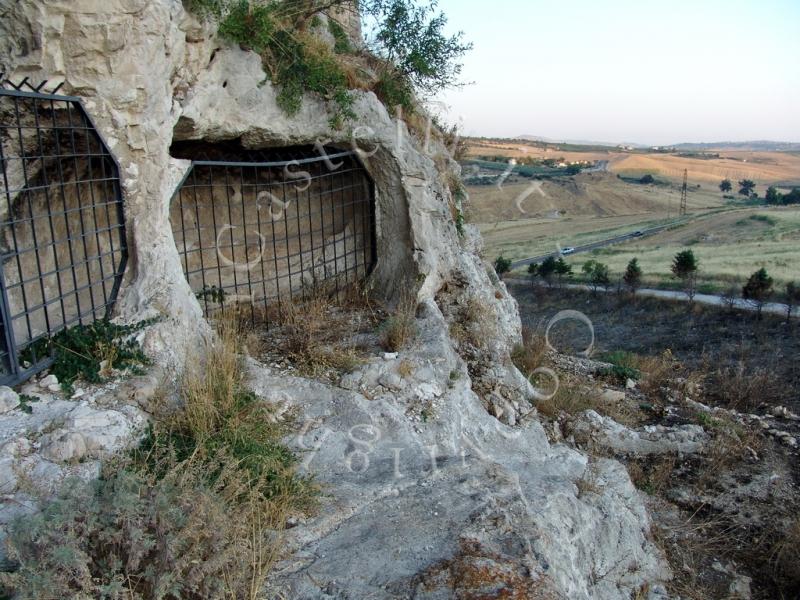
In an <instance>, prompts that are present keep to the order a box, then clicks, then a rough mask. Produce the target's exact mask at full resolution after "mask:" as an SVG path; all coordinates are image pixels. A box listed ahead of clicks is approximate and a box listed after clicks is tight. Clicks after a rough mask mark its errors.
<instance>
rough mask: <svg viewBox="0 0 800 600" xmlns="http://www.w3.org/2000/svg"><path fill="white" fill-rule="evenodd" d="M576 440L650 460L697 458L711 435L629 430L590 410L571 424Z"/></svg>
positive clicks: (689, 428)
mask: <svg viewBox="0 0 800 600" xmlns="http://www.w3.org/2000/svg"><path fill="white" fill-rule="evenodd" d="M572 431H573V435H574V436H575V439H576V440H582V441H585V442H588V443H592V444H598V445H599V446H601V447H604V448H607V449H610V450H613V451H614V452H618V453H622V454H630V455H639V456H647V455H651V454H667V453H681V454H695V453H697V452H702V450H703V448H704V447H705V445H706V443H707V442H708V441H709V436H708V434H707V433H706V432H705V431H704V430H703V428H702V427H701V426H699V425H681V426H678V427H664V426H662V425H656V426H646V427H642V428H641V429H629V428H627V427H625V426H624V425H621V424H619V423H617V422H616V421H615V420H614V419H612V418H611V417H604V416H602V415H600V414H598V413H596V412H595V411H593V410H587V411H585V412H583V413H581V414H580V415H578V416H577V417H576V418H575V419H573V421H572Z"/></svg>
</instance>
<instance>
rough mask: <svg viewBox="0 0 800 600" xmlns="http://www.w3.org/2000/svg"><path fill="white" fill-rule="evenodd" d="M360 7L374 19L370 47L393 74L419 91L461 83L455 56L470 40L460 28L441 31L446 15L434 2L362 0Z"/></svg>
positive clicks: (433, 91) (423, 93) (465, 47)
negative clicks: (448, 31) (467, 39)
mask: <svg viewBox="0 0 800 600" xmlns="http://www.w3.org/2000/svg"><path fill="white" fill-rule="evenodd" d="M361 10H362V11H364V12H365V14H367V15H369V16H370V17H372V18H373V19H374V21H375V30H374V35H373V39H372V40H371V44H370V45H371V47H372V50H373V52H375V54H377V55H378V56H380V57H382V58H385V59H386V60H387V61H388V62H389V63H390V64H391V65H392V66H393V68H394V72H393V73H392V74H391V75H392V76H393V77H395V78H399V79H400V80H404V82H409V83H410V84H411V86H413V87H414V88H415V89H416V90H417V92H419V93H420V94H422V95H430V94H435V93H436V92H439V91H441V90H442V89H445V88H449V87H454V86H458V85H460V84H461V81H460V77H461V70H462V64H461V62H459V59H460V58H461V57H462V56H463V55H464V54H465V53H466V52H468V51H469V50H471V49H472V44H471V43H467V42H465V41H464V34H463V32H460V31H459V32H458V33H456V34H455V35H452V36H448V35H446V34H445V33H444V28H445V25H447V17H446V16H445V15H444V13H442V12H439V11H438V2H437V1H436V0H430V1H429V2H427V3H422V4H419V3H417V2H415V1H414V0H366V1H364V2H362V3H361Z"/></svg>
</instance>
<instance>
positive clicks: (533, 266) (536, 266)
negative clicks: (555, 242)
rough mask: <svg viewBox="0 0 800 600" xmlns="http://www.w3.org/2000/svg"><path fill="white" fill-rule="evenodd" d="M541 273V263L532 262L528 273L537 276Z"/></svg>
mask: <svg viewBox="0 0 800 600" xmlns="http://www.w3.org/2000/svg"><path fill="white" fill-rule="evenodd" d="M538 274H539V263H531V264H529V265H528V275H530V276H531V277H536V276H537V275H538Z"/></svg>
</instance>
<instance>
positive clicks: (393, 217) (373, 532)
mask: <svg viewBox="0 0 800 600" xmlns="http://www.w3.org/2000/svg"><path fill="white" fill-rule="evenodd" d="M0 15H2V19H1V20H0V35H2V39H3V45H2V46H1V47H0V66H2V69H0V70H5V71H6V72H7V73H8V74H9V76H10V77H11V78H12V79H20V78H22V77H24V76H28V77H30V78H31V79H32V80H42V79H48V80H51V81H58V80H63V81H64V82H65V85H64V88H62V89H63V90H64V91H66V92H68V93H70V94H74V95H79V96H82V97H83V98H84V103H85V106H86V108H87V110H88V111H89V113H90V114H91V115H92V117H93V118H94V120H95V121H96V122H97V123H98V125H99V128H100V130H101V133H102V134H103V136H104V137H105V139H106V141H107V142H108V145H109V146H110V148H111V149H112V151H113V152H114V153H115V155H116V157H117V159H118V161H119V163H120V165H121V171H122V172H121V178H122V182H123V187H124V198H125V211H126V218H127V222H128V230H129V238H130V239H129V246H130V249H131V261H130V263H129V267H128V273H127V275H126V279H125V283H124V286H123V289H122V292H121V298H120V301H119V303H118V307H117V314H118V317H119V318H121V319H123V320H126V321H139V320H142V319H145V318H149V317H153V316H159V317H161V320H160V322H159V323H157V324H156V325H155V326H153V327H152V328H150V330H149V331H148V332H147V334H146V335H145V336H144V345H145V349H146V350H147V351H148V352H149V353H150V354H151V355H153V356H154V357H155V358H156V359H157V360H158V362H159V364H160V365H162V366H163V367H164V368H165V369H167V370H169V369H180V367H181V364H182V362H183V360H184V359H185V356H186V354H187V352H189V351H190V350H192V349H193V348H195V347H196V342H197V340H198V338H199V337H203V336H205V335H208V331H209V328H208V326H207V324H206V323H205V321H204V319H203V316H202V311H201V309H200V306H199V304H198V302H197V300H196V299H195V297H194V295H193V294H192V293H191V290H190V289H189V286H188V284H187V282H186V279H185V277H184V275H183V272H182V269H181V264H180V260H179V256H178V251H177V249H176V247H175V243H174V241H173V237H172V232H171V228H170V223H169V203H170V200H171V198H172V195H173V193H174V191H175V188H176V185H177V183H178V181H179V180H180V178H181V176H182V175H183V174H184V173H185V172H186V169H187V168H188V166H189V163H188V162H187V161H182V160H176V159H173V158H171V157H170V154H169V149H170V146H171V144H172V143H173V142H174V141H187V140H198V141H199V140H202V141H205V142H217V141H225V140H239V141H240V142H241V143H242V144H243V145H244V146H245V147H247V148H266V147H274V146H283V145H299V144H311V145H313V144H315V143H318V142H319V143H323V144H327V145H333V146H339V147H351V146H352V145H353V144H354V143H355V144H356V145H357V146H358V147H359V148H360V149H362V150H363V152H362V160H363V163H364V165H365V167H366V169H367V170H368V172H369V173H370V175H371V176H372V178H373V180H374V182H375V191H376V227H377V254H378V262H377V265H376V267H375V270H374V272H373V275H372V279H373V284H374V287H375V289H376V290H378V291H379V292H380V293H381V294H382V295H383V296H384V297H385V298H386V299H387V300H388V301H390V302H392V301H395V300H397V299H398V298H399V297H400V296H401V295H402V294H403V293H404V292H406V291H408V290H409V289H410V286H413V289H414V290H415V292H416V294H417V301H418V303H419V305H420V310H419V314H418V319H419V320H420V327H419V329H420V331H421V332H422V337H421V339H419V340H418V341H417V342H416V343H415V346H414V347H413V348H412V349H410V350H409V351H408V352H407V353H404V355H403V358H404V359H407V360H409V361H410V362H411V363H412V364H414V365H416V366H417V368H416V370H415V376H414V378H413V379H411V380H404V378H403V377H402V376H400V375H399V374H398V373H397V372H395V371H392V370H391V364H392V363H391V361H386V360H383V358H378V359H376V360H374V361H372V362H370V363H369V364H368V365H367V366H366V367H364V369H362V371H360V372H359V373H357V374H353V375H352V376H349V378H346V385H345V387H347V388H348V389H344V388H343V387H333V386H329V385H326V384H322V383H319V382H315V381H311V380H305V379H296V378H287V377H285V376H278V375H275V374H272V373H270V372H269V370H268V369H265V368H264V367H261V366H259V365H256V364H253V365H252V375H253V385H254V387H255V389H256V390H257V391H258V392H259V393H260V394H262V395H263V396H265V397H267V398H269V399H272V400H274V401H278V402H286V403H288V404H290V405H294V406H299V407H300V408H301V414H302V415H303V417H304V418H306V419H308V422H307V425H306V427H304V428H303V430H302V435H301V437H300V438H299V439H298V440H297V444H298V446H299V449H301V450H303V451H304V456H305V458H306V461H305V468H307V469H309V470H310V471H312V472H314V473H315V474H316V475H317V477H318V478H319V479H320V480H321V481H322V482H323V483H325V484H327V492H328V494H329V495H330V497H331V501H330V503H328V504H327V505H326V506H325V508H324V510H323V512H322V514H321V516H319V517H317V518H315V519H313V520H311V521H309V522H307V523H304V524H302V525H300V526H298V527H297V528H295V529H294V530H292V535H291V537H290V541H291V544H292V547H293V549H295V550H296V551H297V553H296V554H295V556H294V557H293V558H292V559H289V560H287V561H286V562H285V563H284V564H283V565H282V566H281V569H280V571H279V572H278V574H277V576H276V579H275V581H274V585H275V587H276V589H279V590H281V591H283V592H285V593H288V595H289V597H294V598H366V597H370V598H384V597H386V598H390V597H396V598H401V597H409V596H414V597H426V598H445V597H452V595H453V590H454V589H456V588H457V587H458V586H463V585H467V583H466V582H465V577H464V574H463V571H464V570H465V569H466V570H467V571H469V572H470V573H471V574H473V575H475V573H481V574H482V576H483V577H484V580H482V581H477V583H475V585H477V586H478V588H475V589H472V590H467V591H472V592H478V591H485V590H490V589H494V588H497V589H501V588H502V586H506V587H507V589H509V590H511V591H512V592H513V593H514V594H517V596H511V597H523V596H524V597H534V598H535V597H543V598H544V597H568V598H588V597H596V598H604V599H605V598H628V597H630V596H631V594H632V593H633V592H635V591H638V590H640V589H644V586H645V585H646V584H649V585H650V589H651V591H653V592H657V591H658V590H659V585H658V584H659V582H661V581H663V580H664V579H665V578H666V577H668V572H667V570H666V568H665V567H664V564H663V561H662V560H661V559H660V557H659V553H658V552H657V550H656V549H655V547H654V545H653V544H652V543H651V542H650V541H649V538H648V528H649V521H648V517H647V514H646V512H645V510H644V508H643V505H642V503H641V501H640V499H639V497H638V493H637V492H636V490H635V489H634V488H633V486H632V485H631V483H630V480H629V478H628V476H627V474H626V473H625V471H624V469H623V468H622V467H621V466H620V465H619V464H617V463H615V462H613V461H607V460H603V461H595V462H591V463H590V462H589V461H588V459H587V458H586V457H585V456H583V455H581V454H579V453H577V452H575V451H573V450H569V449H567V448H564V447H551V446H549V445H548V443H547V440H546V437H545V435H544V432H543V430H542V428H541V426H540V425H539V424H538V422H537V421H536V420H535V418H534V417H535V412H532V411H531V404H530V399H531V388H530V385H529V384H528V382H527V381H526V380H525V378H524V377H523V376H522V375H521V374H520V373H519V372H518V371H517V370H516V369H515V368H514V367H513V365H512V364H511V360H510V351H511V349H512V347H513V345H514V344H515V343H518V342H519V341H520V329H521V327H520V320H519V315H518V313H517V307H516V303H515V301H514V300H513V299H512V298H511V297H510V296H509V295H508V292H507V291H506V289H505V286H504V285H503V284H502V283H500V282H497V281H496V280H494V281H493V280H492V278H491V277H490V275H489V273H488V269H487V266H486V265H485V264H484V263H483V262H482V261H481V259H480V258H479V257H478V256H477V255H476V254H475V253H474V250H475V249H476V248H477V246H478V242H477V239H476V238H475V233H474V232H473V231H468V232H467V236H466V239H464V240H462V239H460V238H459V235H458V233H457V231H456V227H455V224H454V222H453V218H452V214H451V212H450V206H451V203H452V198H451V192H450V190H449V189H448V185H447V181H446V173H445V172H444V171H446V170H448V169H455V168H456V167H455V165H453V164H452V162H451V161H450V159H449V158H448V156H447V153H446V151H445V149H444V148H442V147H440V146H437V145H436V144H432V146H431V148H432V149H430V150H424V149H423V148H422V145H421V144H420V143H418V142H417V141H415V139H414V138H413V137H412V136H411V134H410V133H409V131H408V129H407V128H406V126H405V125H404V124H403V123H402V122H400V121H398V120H397V119H395V118H393V117H392V116H391V115H390V114H389V112H388V111H387V110H386V108H385V107H384V106H383V105H382V104H381V103H380V102H379V101H378V99H377V98H376V97H375V95H374V94H372V93H368V92H353V94H354V106H353V109H354V111H355V113H356V115H357V119H356V121H355V122H354V123H352V124H351V125H350V126H348V127H346V128H345V129H342V130H337V129H332V128H331V125H330V116H331V115H330V114H329V111H328V107H327V106H326V104H325V103H324V102H323V101H321V100H319V99H315V98H310V97H309V98H306V99H305V100H304V102H303V105H302V107H301V109H300V111H299V113H298V114H297V115H295V116H294V117H292V118H288V117H287V116H286V115H285V114H284V113H283V112H282V111H281V110H280V109H279V108H278V106H277V103H276V90H275V88H274V87H273V86H272V85H270V84H269V83H264V82H265V74H264V70H263V68H262V65H261V61H260V59H259V57H258V56H256V55H255V54H253V53H251V52H247V51H245V50H242V49H240V48H237V47H233V46H231V45H229V44H226V43H223V42H222V41H220V40H219V39H217V38H216V37H215V35H214V33H213V31H212V28H211V27H210V26H207V25H204V24H202V23H200V22H199V21H197V19H195V18H194V17H192V16H191V15H189V14H187V13H186V12H185V10H184V9H183V7H182V5H181V3H180V2H178V1H177V0H110V1H100V0H74V1H70V2H61V1H55V2H49V3H41V2H39V1H38V0H19V1H16V0H14V1H12V0H2V1H1V2H0ZM476 314H477V315H478V318H474V317H475V315H476ZM456 321H459V322H461V321H466V323H461V324H462V325H463V327H464V331H465V332H466V340H467V342H466V343H465V342H464V341H463V340H456V341H454V340H453V339H451V335H450V331H451V329H452V325H453V323H455V322H456ZM478 326H479V327H481V328H482V329H481V331H482V333H483V335H482V339H480V340H477V341H476V340H475V339H474V338H475V337H476V336H475V333H476V332H475V331H473V332H472V333H471V334H470V327H478ZM470 340H471V341H470ZM453 373H456V374H458V377H454V376H453ZM365 382H366V383H368V384H369V385H370V386H374V385H378V386H380V387H382V389H383V390H384V393H383V394H381V395H379V396H377V397H373V396H371V395H370V398H371V399H369V398H368V397H367V396H365V395H364V394H362V393H361V392H360V390H361V389H362V385H364V384H365ZM476 392H477V393H476ZM420 404H425V406H426V413H425V414H426V415H427V416H426V419H427V420H424V421H421V420H420V418H419V416H420V412H419V411H418V410H416V408H415V407H418V406H419V405H420ZM489 407H492V409H493V411H494V412H495V414H497V413H498V412H500V413H501V414H502V417H501V418H502V421H503V423H501V422H499V421H498V419H497V418H495V417H493V416H491V415H490V414H489V413H488V412H487V410H486V409H487V408H489ZM497 407H500V408H497ZM427 408H430V412H428V411H427ZM79 409H80V407H76V408H75V409H72V410H71V412H70V413H68V414H65V415H64V418H65V422H66V425H65V426H64V427H63V428H61V429H55V430H54V431H51V432H48V433H47V435H46V437H44V438H43V443H44V444H45V446H46V452H48V453H49V454H48V456H49V457H50V458H51V459H52V460H62V461H63V460H69V459H74V458H76V457H77V456H78V455H79V454H82V453H84V454H87V455H91V456H99V454H100V453H101V451H105V450H106V449H107V447H108V446H109V445H111V446H114V445H115V444H117V442H118V441H113V442H112V441H110V440H109V439H107V437H103V436H101V435H99V433H98V432H94V433H97V434H98V435H96V436H95V437H91V435H92V431H91V429H92V428H91V427H88V428H83V429H81V428H79V427H71V426H69V424H70V423H71V424H72V425H75V422H77V421H76V420H79V419H80V418H82V416H81V415H82V414H83V413H80V410H79ZM81 410H82V409H81ZM75 411H78V412H79V414H72V413H74V412H75ZM101 416H102V418H103V419H106V421H108V422H109V423H111V421H113V415H110V414H105V415H101ZM523 416H526V417H527V418H525V419H522V417H523ZM98 418H99V417H98ZM70 419H72V420H71V421H70ZM106 421H103V423H105V422H106ZM520 421H522V422H520ZM111 424H114V423H111ZM116 424H117V425H120V426H121V424H120V423H116ZM510 425H515V426H516V427H515V428H512V427H510ZM87 435H89V438H91V440H94V441H91V440H90V439H89V438H87ZM118 445H122V444H118ZM366 449H369V452H366ZM92 452H94V453H95V454H91V453H92ZM484 567H485V568H484ZM459 573H460V574H459ZM537 594H538V595H537Z"/></svg>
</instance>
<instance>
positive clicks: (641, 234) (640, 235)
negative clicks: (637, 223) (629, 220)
mask: <svg viewBox="0 0 800 600" xmlns="http://www.w3.org/2000/svg"><path fill="white" fill-rule="evenodd" d="M643 235H644V231H634V232H633V237H642V236H643Z"/></svg>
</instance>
